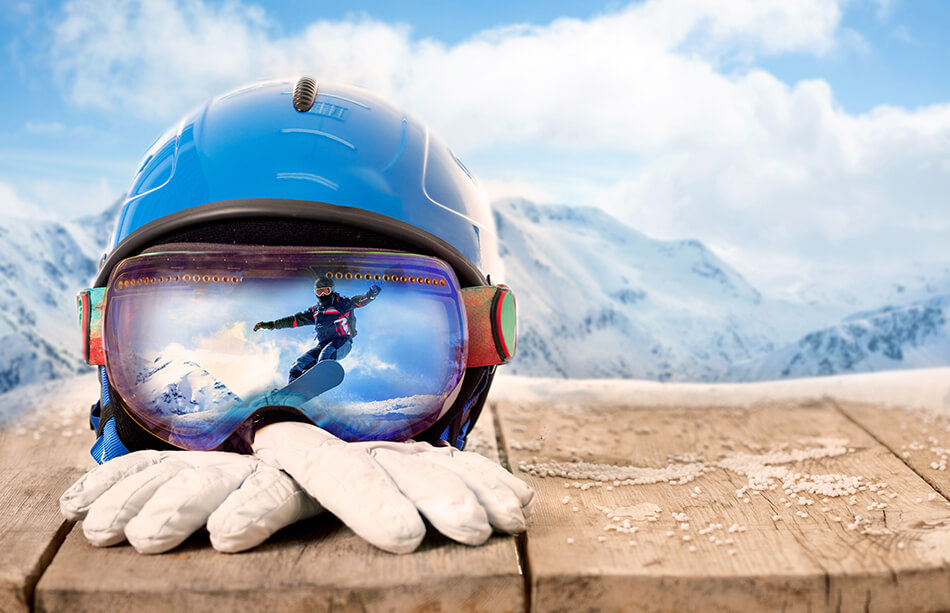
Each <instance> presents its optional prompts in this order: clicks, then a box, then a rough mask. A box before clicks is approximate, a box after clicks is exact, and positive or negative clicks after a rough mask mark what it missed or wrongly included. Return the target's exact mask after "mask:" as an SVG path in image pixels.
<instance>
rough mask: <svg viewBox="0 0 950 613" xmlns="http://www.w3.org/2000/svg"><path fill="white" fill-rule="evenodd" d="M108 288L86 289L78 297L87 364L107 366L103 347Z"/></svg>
mask: <svg viewBox="0 0 950 613" xmlns="http://www.w3.org/2000/svg"><path fill="white" fill-rule="evenodd" d="M105 297H106V288H104V287H93V288H91V289H84V290H82V291H81V292H79V295H78V296H76V307H77V308H78V310H79V327H80V328H81V330H82V357H83V359H84V360H86V363H87V364H91V365H93V366H105V364H106V355H105V350H104V349H103V346H102V308H103V306H104V305H105Z"/></svg>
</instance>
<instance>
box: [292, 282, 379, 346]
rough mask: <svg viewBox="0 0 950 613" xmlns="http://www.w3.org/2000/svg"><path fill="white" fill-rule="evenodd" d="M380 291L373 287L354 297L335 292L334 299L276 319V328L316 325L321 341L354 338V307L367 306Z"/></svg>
mask: <svg viewBox="0 0 950 613" xmlns="http://www.w3.org/2000/svg"><path fill="white" fill-rule="evenodd" d="M378 293H379V292H378V291H376V292H374V291H373V290H372V289H371V290H369V291H368V292H366V293H365V294H360V295H359V296H353V297H352V298H344V297H343V296H341V295H339V294H337V293H334V294H333V297H332V299H331V300H329V301H327V302H318V303H317V304H315V305H313V306H312V307H310V308H309V309H307V310H306V311H300V312H299V313H297V314H295V315H291V316H289V317H282V318H281V319H277V320H274V329H275V330H278V329H280V328H296V327H297V326H303V325H314V326H315V327H316V329H317V340H318V341H319V342H321V343H323V342H325V341H329V340H333V339H335V338H343V339H350V338H353V337H354V336H356V316H355V315H354V314H353V309H356V308H358V307H364V306H366V305H367V304H369V303H370V302H372V301H373V300H374V299H375V298H376V294H378Z"/></svg>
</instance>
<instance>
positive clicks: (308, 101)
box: [294, 77, 317, 113]
mask: <svg viewBox="0 0 950 613" xmlns="http://www.w3.org/2000/svg"><path fill="white" fill-rule="evenodd" d="M316 99H317V82H316V81H314V80H313V79H312V78H310V77H300V78H299V79H297V84H296V85H294V108H295V109H297V110H298V111H299V112H301V113H306V112H307V111H309V110H310V107H312V106H313V101H314V100H316Z"/></svg>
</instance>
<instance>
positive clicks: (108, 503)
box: [82, 461, 188, 547]
mask: <svg viewBox="0 0 950 613" xmlns="http://www.w3.org/2000/svg"><path fill="white" fill-rule="evenodd" d="M187 467H188V465H187V464H185V463H183V462H175V461H167V462H159V463H157V464H152V465H150V466H147V467H146V468H145V469H143V470H141V471H139V472H137V473H134V474H132V475H130V476H128V477H126V478H125V479H122V480H121V481H119V482H118V483H116V484H115V485H113V486H112V487H111V488H109V489H108V490H106V492H105V493H103V494H102V495H101V496H100V497H99V498H98V499H97V500H96V501H95V502H93V503H92V505H90V507H89V511H88V513H87V514H86V519H85V521H84V522H83V524H82V531H83V534H85V535H86V539H87V540H88V541H89V542H90V543H92V544H93V545H94V546H96V547H109V546H110V545H116V544H118V543H121V542H122V541H124V540H125V526H126V524H128V523H129V520H131V519H132V518H133V517H135V515H136V514H137V513H138V512H139V511H140V510H141V509H142V507H143V506H144V505H145V503H146V502H148V500H149V498H151V497H152V495H153V494H154V493H155V491H156V490H157V489H158V488H159V487H161V486H162V485H163V484H164V483H165V482H166V481H168V480H169V479H171V478H172V477H174V476H175V475H176V474H177V473H179V472H180V471H182V470H184V469H186V468H187Z"/></svg>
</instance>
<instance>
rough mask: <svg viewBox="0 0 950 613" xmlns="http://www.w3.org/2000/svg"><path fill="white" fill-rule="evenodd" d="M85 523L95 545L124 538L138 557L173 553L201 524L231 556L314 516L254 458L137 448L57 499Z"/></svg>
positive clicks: (311, 505) (304, 499) (303, 497)
mask: <svg viewBox="0 0 950 613" xmlns="http://www.w3.org/2000/svg"><path fill="white" fill-rule="evenodd" d="M59 506H60V510H61V511H62V513H63V515H64V516H66V518H67V519H81V518H83V517H84V518H85V521H84V522H83V533H84V534H85V535H86V538H87V539H88V540H89V542H90V543H92V544H93V545H95V546H96V547H107V546H109V545H115V544H117V543H121V542H122V541H124V540H126V539H128V541H129V543H131V544H132V546H133V547H135V549H136V550H137V551H138V552H139V553H162V552H165V551H168V550H170V549H174V548H175V547H177V546H178V545H179V544H181V542H182V541H184V540H185V539H186V538H188V536H189V535H191V534H192V533H193V532H195V531H196V530H198V529H199V528H201V527H202V526H203V525H205V524H206V523H207V525H208V531H209V532H210V533H211V544H212V545H213V546H214V548H215V549H217V550H219V551H226V552H234V551H243V550H245V549H250V548H251V547H256V546H257V545H259V544H260V543H262V542H264V541H265V540H266V539H267V538H268V537H270V535H272V534H273V533H274V532H276V531H277V530H279V529H281V528H283V527H285V526H289V525H290V524H292V523H294V522H297V521H299V520H301V519H305V518H307V517H311V516H313V515H315V514H317V513H319V512H320V511H321V510H322V509H321V508H320V506H319V505H318V504H317V503H316V502H315V501H314V500H313V499H312V498H311V497H310V496H308V495H307V494H306V493H305V492H303V491H301V489H300V488H299V487H298V486H297V484H296V483H294V481H293V479H291V478H290V477H288V476H287V475H286V474H285V473H282V472H281V471H279V470H277V469H276V468H273V467H271V466H268V465H266V464H264V463H263V462H261V461H260V460H258V459H257V458H255V457H253V456H246V455H240V454H237V453H227V452H221V451H137V452H135V453H130V454H128V455H124V456H121V457H118V458H115V459H112V460H109V461H108V462H106V463H104V464H102V465H101V466H98V467H96V468H94V469H93V470H91V471H89V472H88V473H86V474H85V475H84V476H83V477H82V478H81V479H79V481H77V482H76V483H74V484H73V485H72V487H70V488H69V489H68V490H66V492H65V493H64V494H63V495H62V497H61V498H60V499H59Z"/></svg>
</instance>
